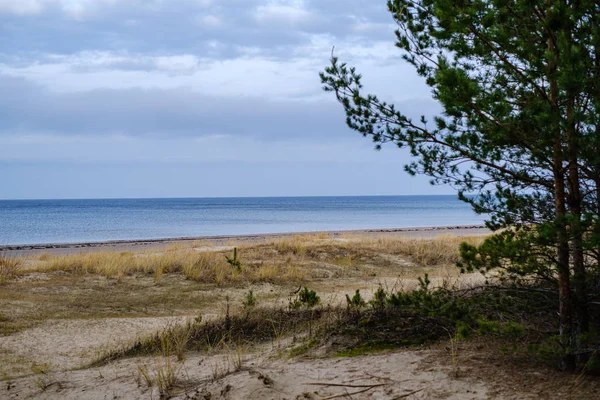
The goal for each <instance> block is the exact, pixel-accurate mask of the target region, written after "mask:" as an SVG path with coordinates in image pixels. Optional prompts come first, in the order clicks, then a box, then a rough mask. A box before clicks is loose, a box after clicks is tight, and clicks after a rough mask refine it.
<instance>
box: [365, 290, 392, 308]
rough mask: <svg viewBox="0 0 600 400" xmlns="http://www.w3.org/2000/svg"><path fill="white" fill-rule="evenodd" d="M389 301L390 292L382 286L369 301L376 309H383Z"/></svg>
mask: <svg viewBox="0 0 600 400" xmlns="http://www.w3.org/2000/svg"><path fill="white" fill-rule="evenodd" d="M387 302H388V294H387V292H386V291H385V290H384V289H383V288H382V287H381V286H379V287H378V288H377V290H376V291H375V293H373V298H372V299H371V301H369V304H370V305H371V307H373V308H374V309H376V310H383V309H384V308H385V305H386V304H387Z"/></svg>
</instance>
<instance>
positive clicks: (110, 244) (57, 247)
mask: <svg viewBox="0 0 600 400" xmlns="http://www.w3.org/2000/svg"><path fill="white" fill-rule="evenodd" d="M489 233H490V230H489V229H487V228H486V227H485V226H483V225H457V226H434V227H415V228H382V229H356V230H338V231H321V232H289V233H266V234H253V235H228V236H201V237H185V238H182V237H180V238H163V239H149V240H113V241H105V242H87V243H86V242H82V243H54V244H52V243H46V244H44V243H40V244H27V245H5V246H0V253H1V254H6V255H15V256H17V255H19V256H27V255H35V254H40V253H44V252H48V253H51V254H73V253H80V252H95V251H141V250H156V251H159V250H160V249H161V248H165V247H167V246H171V245H178V244H186V243H191V242H195V241H198V240H202V241H206V242H208V243H211V244H213V245H215V246H223V245H225V244H226V243H229V242H235V243H236V244H256V243H261V242H266V241H272V240H277V239H284V238H288V237H291V236H295V235H315V234H317V235H318V234H324V235H327V236H328V237H331V238H336V237H341V236H344V235H359V236H367V237H378V236H382V235H385V236H391V237H394V236H398V237H411V238H432V237H435V236H439V235H452V236H480V235H487V234H489Z"/></svg>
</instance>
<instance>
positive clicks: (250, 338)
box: [0, 225, 592, 399]
mask: <svg viewBox="0 0 600 400" xmlns="http://www.w3.org/2000/svg"><path fill="white" fill-rule="evenodd" d="M487 234H489V231H488V230H487V229H485V228H484V227H482V226H473V225H470V226H450V227H430V228H402V229H368V230H349V231H329V232H308V233H289V234H262V235H237V236H236V235H232V236H215V237H199V238H173V239H160V240H143V241H115V242H103V243H73V244H67V243H64V244H54V245H52V244H46V245H27V246H5V247H4V248H3V250H2V253H1V256H2V257H3V258H2V260H3V263H4V264H3V265H4V267H3V269H0V272H2V274H0V289H1V290H0V310H2V311H1V312H0V397H3V398H10V399H19V398H53V397H60V398H66V399H76V398H81V397H82V396H83V397H85V398H90V399H103V398H104V396H105V394H106V393H112V396H113V397H114V398H127V399H129V398H140V399H141V398H148V397H155V398H160V397H162V398H166V397H170V398H181V399H184V398H185V399H189V398H199V399H202V398H219V397H225V398H231V399H246V398H313V399H318V398H327V397H335V396H339V395H343V394H344V393H345V392H344V391H343V390H344V388H346V389H351V388H352V387H353V385H362V386H361V388H362V389H361V390H365V391H366V390H367V389H368V391H369V392H368V393H365V394H364V395H361V394H357V395H354V396H353V398H358V399H363V398H364V399H367V398H373V396H375V397H377V398H382V399H395V398H399V397H401V396H405V395H407V396H411V398H415V399H418V398H427V399H486V398H495V396H497V395H498V394H499V393H500V394H502V396H501V397H499V398H514V399H524V398H535V396H539V395H540V394H539V393H545V394H547V395H548V396H546V398H551V397H550V396H551V395H553V394H555V393H562V392H560V390H562V388H565V387H568V385H567V384H566V383H565V379H567V378H565V376H563V375H560V374H558V373H557V372H556V371H554V370H553V369H551V368H550V369H547V370H544V371H545V372H544V373H545V374H546V375H547V376H552V379H553V380H554V381H555V382H556V384H555V385H550V386H548V385H547V381H546V380H545V379H541V378H540V376H541V375H540V369H539V367H527V368H521V369H519V370H518V372H517V371H516V370H514V366H513V363H512V361H510V359H506V360H500V359H497V358H496V361H495V362H494V364H491V365H490V364H488V363H487V362H485V360H486V357H492V358H494V357H496V356H495V354H496V350H495V349H494V348H490V349H489V350H485V348H483V350H482V347H481V345H480V344H478V342H477V341H476V340H473V341H469V342H464V343H463V342H461V344H457V343H456V342H453V341H452V340H454V339H452V337H450V339H451V340H450V342H448V334H447V333H446V332H445V331H444V330H443V329H442V330H440V328H435V327H434V326H432V327H430V328H427V327H423V328H419V324H420V323H416V322H415V320H414V319H413V318H412V317H411V318H409V319H406V318H405V317H404V316H402V317H401V318H400V319H398V320H397V321H396V322H393V319H392V320H389V315H391V314H388V317H386V319H384V320H383V321H382V322H384V325H383V326H382V327H381V329H377V328H375V329H373V330H369V331H368V337H373V336H375V337H377V335H384V337H385V335H386V332H392V333H393V332H394V330H393V329H392V330H391V331H390V324H394V323H398V324H400V325H399V326H398V327H396V328H395V329H400V330H401V331H403V332H406V333H404V334H403V335H409V336H406V338H408V337H413V336H414V335H417V336H416V337H415V338H413V339H410V340H415V343H420V344H419V345H411V346H408V347H405V346H403V345H402V346H400V347H395V346H394V347H391V348H389V347H388V346H387V345H386V346H383V347H382V348H378V347H377V346H375V348H373V349H362V348H361V347H360V346H359V347H354V346H356V344H355V345H352V343H353V342H352V341H351V339H350V338H348V337H346V336H339V335H338V336H335V335H334V336H333V337H331V333H329V334H326V333H325V332H328V331H331V329H332V328H331V326H332V325H331V324H332V323H333V324H334V325H335V324H340V323H342V321H344V320H345V318H347V317H348V316H352V315H360V314H353V313H354V311H352V309H350V308H348V307H349V304H350V303H349V302H350V301H351V300H350V299H351V298H352V299H354V300H352V301H356V302H357V304H363V306H362V307H363V308H364V311H363V312H365V313H366V312H368V311H369V306H368V305H367V303H361V301H363V300H361V299H364V301H365V302H372V301H374V300H375V299H376V298H377V292H378V291H381V290H383V291H384V292H386V293H395V292H397V291H411V290H415V289H417V288H419V287H422V285H424V284H426V285H427V287H430V288H438V287H439V288H451V289H453V290H459V291H460V290H467V291H471V290H475V289H476V288H477V287H483V286H484V285H485V282H486V279H485V278H484V277H483V276H482V275H481V274H479V273H466V274H461V273H460V271H459V269H458V268H457V267H456V261H458V247H459V245H460V244H461V243H462V242H467V243H469V244H471V245H478V244H481V243H482V241H483V239H484V238H485V235H487ZM11 268H12V269H11ZM423 279H425V280H423ZM425 282H427V283H425ZM303 288H304V289H303ZM301 289H302V290H304V291H307V292H310V291H314V294H313V295H314V296H315V297H316V298H318V300H317V305H316V306H314V310H313V311H311V312H309V313H307V310H305V308H302V307H300V308H292V304H294V303H295V302H299V301H301V300H300V299H302V297H300V294H299V293H300V291H301ZM309 289H310V290H309ZM359 293H360V296H359V297H358V298H357V297H356V296H357V295H358V294H359ZM357 299H358V300H357ZM294 307H295V306H294ZM303 310H304V311H303ZM374 315H375V316H376V315H377V314H374ZM401 315H404V314H401ZM306 318H308V319H306ZM352 318H353V317H352ZM223 321H229V322H227V323H225V325H223V324H224V322H223ZM294 321H295V322H294ZM302 321H304V322H302ZM335 321H338V322H335ZM411 321H412V322H411ZM423 323H425V322H423ZM227 324H233V326H234V327H233V328H232V327H230V328H229V329H228V330H227V331H226V332H223V333H219V334H218V335H224V336H223V337H221V336H217V337H221V338H220V339H216V340H217V341H216V342H212V341H210V340H208V339H205V337H206V335H209V336H210V335H213V334H214V333H210V332H215V330H216V332H218V331H219V329H225V328H224V327H226V326H227ZM236 324H242V326H240V327H239V328H235V326H237V325H236ZM244 324H250V326H255V324H256V326H257V327H260V326H263V328H261V329H263V331H262V333H258V332H255V331H254V329H257V328H252V329H253V331H252V332H254V333H252V334H248V335H245V336H243V337H239V338H237V339H234V338H232V337H230V336H231V335H232V334H233V333H232V332H237V330H238V329H241V330H242V331H243V330H244V329H246V328H244V326H245V325H244ZM290 324H291V325H290ZM351 325H352V323H351ZM232 329H233V330H232ZM415 329H416V330H415ZM449 329H450V328H449ZM193 332H198V333H193ZM199 332H206V333H199ZM410 332H413V333H410ZM436 332H437V333H436ZM169 335H175V338H176V339H173V340H174V342H173V343H174V344H173V346H174V347H170V346H171V345H169V346H168V347H166V348H164V347H163V348H161V347H160V346H159V348H158V350H147V351H139V350H135V349H138V348H139V346H142V347H143V346H147V345H148V344H149V343H152V341H153V340H155V339H153V338H161V337H167V336H169ZM411 335H412V336H411ZM419 335H425V336H426V337H428V338H429V339H421V338H420V337H419ZM432 335H433V336H432ZM396 336H397V335H396V334H394V336H393V337H396ZM226 338H229V339H226ZM432 338H435V340H433V339H432ZM169 340H171V339H169ZM207 340H208V341H207ZM349 340H350V341H349ZM363 340H364V339H363ZM403 340H409V339H403ZM162 341H163V339H160V343H162ZM193 343H195V344H193ZM368 343H371V342H368ZM373 343H379V342H377V341H376V342H373ZM161 346H163V345H161ZM457 346H459V347H457ZM449 348H450V349H452V350H451V351H449V350H448V349H449ZM361 349H362V350H361ZM357 363H359V365H360V366H361V367H360V368H359V369H358V370H357V369H356V368H355V366H356V365H357ZM165 374H168V375H165ZM165 376H168V377H169V378H168V379H169V380H168V384H166V383H165V381H164V379H166V378H165ZM475 376H476V379H475V378H474V377H475ZM503 376H504V377H506V376H509V377H510V379H508V380H507V378H503ZM514 381H518V382H519V384H520V385H522V386H519V387H518V388H517V389H515V388H514V387H513V386H511V385H508V384H507V382H514ZM578 390H579V392H578V393H579V394H580V397H581V396H583V397H581V398H585V397H586V396H588V398H589V395H590V393H592V392H586V391H583V392H582V391H581V390H583V389H581V388H580V389H578ZM586 390H587V389H586ZM411 393H412V394H411ZM506 393H512V394H513V395H510V396H506ZM303 396H304V397H303ZM307 396H308V397H307ZM407 398H409V397H407Z"/></svg>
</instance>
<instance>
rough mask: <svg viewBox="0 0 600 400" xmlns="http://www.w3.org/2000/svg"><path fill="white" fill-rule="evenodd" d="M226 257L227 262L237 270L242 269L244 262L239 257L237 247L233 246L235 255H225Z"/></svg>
mask: <svg viewBox="0 0 600 400" xmlns="http://www.w3.org/2000/svg"><path fill="white" fill-rule="evenodd" d="M225 259H227V264H229V265H231V266H232V267H234V268H235V269H236V270H238V271H241V270H242V262H241V261H240V260H239V259H238V255H237V247H234V248H233V257H228V256H225Z"/></svg>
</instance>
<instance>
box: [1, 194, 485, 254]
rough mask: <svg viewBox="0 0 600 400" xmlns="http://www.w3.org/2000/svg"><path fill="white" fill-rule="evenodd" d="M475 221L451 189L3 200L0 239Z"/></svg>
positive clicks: (5, 241) (28, 241)
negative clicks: (332, 194) (430, 192)
mask: <svg viewBox="0 0 600 400" xmlns="http://www.w3.org/2000/svg"><path fill="white" fill-rule="evenodd" d="M482 222H483V217H482V216H478V215H476V214H475V213H473V212H472V211H471V209H470V208H469V206H468V205H467V204H465V203H463V202H461V201H459V200H457V199H456V196H373V197H370V196H369V197H280V198H200V199H107V200H4V201H0V245H7V244H37V243H68V242H97V241H105V240H123V239H156V238H172V237H190V236H213V235H238V234H252V233H281V232H309V231H320V230H346V229H368V228H404V227H424V226H449V225H473V224H481V223H482Z"/></svg>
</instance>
